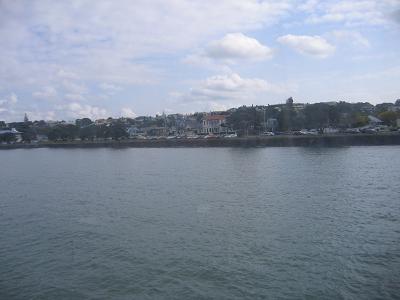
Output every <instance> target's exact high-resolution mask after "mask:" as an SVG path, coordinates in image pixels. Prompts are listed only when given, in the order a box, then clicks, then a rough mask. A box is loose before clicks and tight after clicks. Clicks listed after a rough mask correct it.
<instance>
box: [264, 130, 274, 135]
mask: <svg viewBox="0 0 400 300" xmlns="http://www.w3.org/2000/svg"><path fill="white" fill-rule="evenodd" d="M263 135H266V136H274V135H275V133H273V132H272V131H265V132H263Z"/></svg>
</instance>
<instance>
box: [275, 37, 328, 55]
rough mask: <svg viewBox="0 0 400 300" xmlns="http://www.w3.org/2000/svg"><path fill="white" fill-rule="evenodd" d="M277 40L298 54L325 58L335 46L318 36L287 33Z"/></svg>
mask: <svg viewBox="0 0 400 300" xmlns="http://www.w3.org/2000/svg"><path fill="white" fill-rule="evenodd" d="M278 42H279V43H281V44H283V45H286V46H288V47H290V48H292V49H294V50H295V51H297V52H299V53H300V54H304V55H309V56H314V57H318V58H326V57H328V56H330V55H332V54H333V53H334V52H335V46H333V45H331V44H329V43H328V42H327V41H326V40H325V39H324V38H322V37H320V36H309V35H292V34H287V35H284V36H281V37H279V38H278Z"/></svg>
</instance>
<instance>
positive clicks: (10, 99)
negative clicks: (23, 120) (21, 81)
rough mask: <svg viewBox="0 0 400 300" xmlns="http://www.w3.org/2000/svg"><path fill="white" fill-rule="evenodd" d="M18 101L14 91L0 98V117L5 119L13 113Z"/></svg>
mask: <svg viewBox="0 0 400 300" xmlns="http://www.w3.org/2000/svg"><path fill="white" fill-rule="evenodd" d="M17 102H18V97H17V95H16V94H15V93H11V94H9V95H8V96H5V97H2V98H0V117H1V118H3V119H6V120H9V118H10V117H11V116H13V115H15V105H16V104H17Z"/></svg>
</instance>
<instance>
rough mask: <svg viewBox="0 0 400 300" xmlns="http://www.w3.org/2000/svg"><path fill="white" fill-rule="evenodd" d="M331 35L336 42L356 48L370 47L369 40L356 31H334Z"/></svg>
mask: <svg viewBox="0 0 400 300" xmlns="http://www.w3.org/2000/svg"><path fill="white" fill-rule="evenodd" d="M331 34H332V36H333V37H334V38H335V39H336V40H338V41H341V42H346V43H349V44H351V45H353V46H356V47H364V48H369V47H370V46H371V45H370V42H369V40H368V39H367V38H366V37H364V36H363V35H362V34H361V33H359V32H358V31H354V30H334V31H332V33H331Z"/></svg>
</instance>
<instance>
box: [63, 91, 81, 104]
mask: <svg viewBox="0 0 400 300" xmlns="http://www.w3.org/2000/svg"><path fill="white" fill-rule="evenodd" d="M64 99H65V100H67V101H81V102H83V101H85V100H86V97H84V96H82V95H81V94H70V93H68V94H65V95H64Z"/></svg>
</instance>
